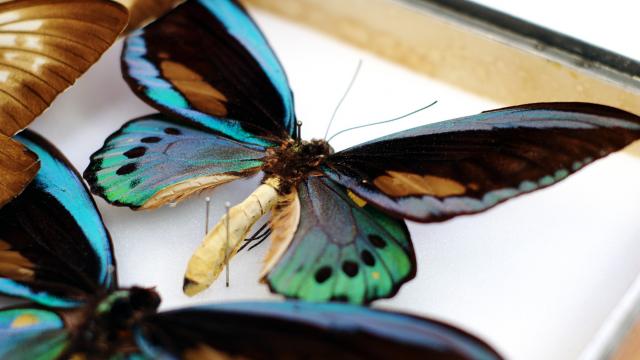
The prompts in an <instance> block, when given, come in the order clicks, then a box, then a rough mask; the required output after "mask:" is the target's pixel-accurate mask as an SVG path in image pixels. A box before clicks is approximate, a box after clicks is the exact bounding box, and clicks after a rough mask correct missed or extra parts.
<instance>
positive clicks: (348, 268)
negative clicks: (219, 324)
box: [342, 260, 359, 277]
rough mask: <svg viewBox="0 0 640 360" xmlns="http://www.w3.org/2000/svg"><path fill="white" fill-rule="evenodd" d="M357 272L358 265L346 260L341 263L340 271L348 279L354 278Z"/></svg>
mask: <svg viewBox="0 0 640 360" xmlns="http://www.w3.org/2000/svg"><path fill="white" fill-rule="evenodd" d="M358 270H359V266H358V263H356V262H354V261H350V260H347V261H345V262H343V263H342V271H343V272H344V273H345V274H346V275H347V276H348V277H354V276H356V275H358Z"/></svg>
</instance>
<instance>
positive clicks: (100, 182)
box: [84, 114, 264, 209]
mask: <svg viewBox="0 0 640 360" xmlns="http://www.w3.org/2000/svg"><path fill="white" fill-rule="evenodd" d="M263 156H264V148H263V147H261V146H258V145H249V144H245V143H242V142H238V141H234V140H231V139H229V138H225V137H221V136H218V135H216V134H213V133H211V132H207V131H204V130H202V129H197V128H193V127H191V126H185V125H184V124H183V123H180V122H177V121H175V120H172V119H171V118H169V117H167V116H164V115H160V114H157V115H150V116H146V117H143V118H140V119H137V120H133V121H131V122H129V123H127V124H125V125H124V126H123V127H122V129H120V131H118V132H116V133H115V134H113V135H112V136H111V137H109V138H108V139H107V140H106V141H105V145H104V146H103V148H102V149H100V150H99V151H98V152H96V153H95V154H93V155H92V157H91V163H90V165H89V167H88V168H87V170H86V171H85V174H84V176H85V178H86V179H87V181H88V182H89V184H90V186H91V188H92V190H93V192H94V193H96V194H98V195H100V196H102V197H104V198H105V199H106V200H107V201H109V202H110V203H113V204H116V205H124V206H129V207H132V208H144V209H148V208H155V207H158V206H161V205H163V204H166V203H168V202H172V201H178V200H181V199H182V198H184V197H186V196H188V195H190V194H193V193H194V192H197V191H201V190H204V189H207V188H211V187H214V186H216V185H219V184H222V183H225V182H228V181H231V180H234V179H237V178H240V177H244V176H248V175H250V174H252V173H255V172H257V171H259V169H260V167H261V165H262V161H261V159H262V157H263Z"/></svg>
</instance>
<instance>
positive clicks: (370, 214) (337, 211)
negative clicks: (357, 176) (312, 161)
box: [266, 177, 415, 303]
mask: <svg viewBox="0 0 640 360" xmlns="http://www.w3.org/2000/svg"><path fill="white" fill-rule="evenodd" d="M298 196H299V203H300V220H299V224H298V226H297V230H296V231H295V234H294V235H293V239H292V240H291V242H290V245H289V247H288V248H287V250H286V251H285V252H284V254H283V255H282V256H281V257H280V258H279V259H278V261H277V263H276V264H275V265H274V266H273V269H272V270H271V272H270V273H269V274H268V275H267V277H266V280H267V282H268V283H269V286H270V287H271V289H272V290H273V291H275V292H277V293H280V294H282V295H285V296H287V297H293V298H300V299H304V300H313V301H327V300H342V301H349V302H352V303H367V302H370V301H372V300H375V299H377V298H383V297H390V296H393V295H394V294H395V293H396V291H397V290H398V288H399V287H400V285H402V284H403V283H404V282H406V281H408V280H410V279H411V278H413V276H414V275H415V255H414V252H413V247H412V245H411V242H410V240H409V233H408V231H407V228H406V226H405V224H404V221H402V220H396V219H392V218H390V217H389V216H387V215H385V214H383V213H381V212H380V211H378V210H376V209H374V208H372V207H370V206H366V205H365V206H364V207H361V206H360V205H358V204H357V203H356V202H355V201H353V200H352V198H350V197H349V195H348V193H347V192H346V191H345V189H344V188H343V187H342V186H339V185H338V184H336V183H335V182H333V181H331V180H329V179H327V178H322V177H311V178H309V179H307V180H306V181H304V182H303V183H301V184H300V185H299V186H298Z"/></svg>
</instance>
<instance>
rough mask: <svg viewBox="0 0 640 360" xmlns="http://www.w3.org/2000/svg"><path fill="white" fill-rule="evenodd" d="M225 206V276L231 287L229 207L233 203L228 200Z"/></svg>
mask: <svg viewBox="0 0 640 360" xmlns="http://www.w3.org/2000/svg"><path fill="white" fill-rule="evenodd" d="M224 206H225V207H226V208H227V245H226V250H225V257H224V263H225V268H226V272H225V276H226V280H227V281H226V284H227V287H229V222H230V220H231V218H230V217H229V208H231V203H229V202H228V201H227V202H226V203H224Z"/></svg>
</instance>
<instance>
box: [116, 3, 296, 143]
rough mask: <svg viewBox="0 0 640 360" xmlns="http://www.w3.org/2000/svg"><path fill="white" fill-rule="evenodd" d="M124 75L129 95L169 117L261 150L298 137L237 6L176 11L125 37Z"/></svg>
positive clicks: (285, 100)
mask: <svg viewBox="0 0 640 360" xmlns="http://www.w3.org/2000/svg"><path fill="white" fill-rule="evenodd" d="M122 68H123V73H124V77H125V79H126V80H127V82H128V83H129V85H130V86H131V88H132V89H133V91H134V92H135V93H136V94H137V95H138V96H140V97H141V98H142V99H143V100H145V101H146V102H147V103H149V104H150V105H151V106H154V107H156V108H157V109H159V110H160V111H162V112H163V113H165V114H167V115H171V116H173V117H177V118H180V119H183V120H186V121H189V122H192V123H194V124H196V125H198V126H202V127H205V128H207V129H209V130H213V131H216V132H218V133H220V134H223V135H224V136H226V137H229V138H232V139H235V140H239V141H243V142H248V143H253V144H257V145H263V146H264V145H269V143H270V142H269V141H267V140H265V139H272V140H276V141H277V140H280V139H287V138H289V136H294V137H295V136H296V134H295V130H296V124H295V114H294V106H293V95H292V93H291V90H290V88H289V84H288V81H287V78H286V75H285V73H284V70H283V69H282V66H281V65H280V63H279V61H278V59H277V58H276V56H275V55H274V53H273V51H272V50H271V48H270V46H269V44H268V43H267V41H266V39H265V38H264V36H263V35H262V33H261V32H260V30H259V29H258V27H257V25H256V24H255V23H254V22H253V20H252V19H251V17H250V16H249V15H248V14H247V12H246V11H245V10H244V8H243V7H242V6H241V5H240V4H239V3H238V2H236V1H233V0H193V1H188V2H186V3H184V4H182V5H180V6H178V7H177V8H175V9H174V10H173V11H171V12H170V13H169V14H167V15H166V16H164V17H162V18H161V19H159V20H158V21H156V22H154V23H152V24H150V25H149V26H147V27H145V28H144V29H141V30H139V31H137V32H135V33H133V34H132V35H131V36H129V38H128V39H127V41H126V45H125V49H124V52H123V54H122Z"/></svg>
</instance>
